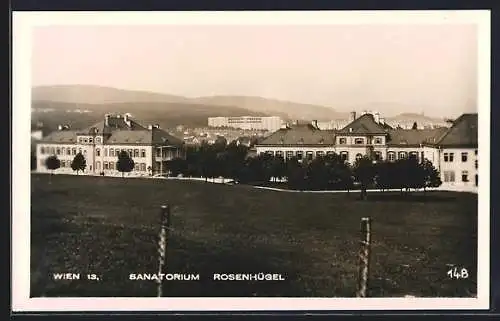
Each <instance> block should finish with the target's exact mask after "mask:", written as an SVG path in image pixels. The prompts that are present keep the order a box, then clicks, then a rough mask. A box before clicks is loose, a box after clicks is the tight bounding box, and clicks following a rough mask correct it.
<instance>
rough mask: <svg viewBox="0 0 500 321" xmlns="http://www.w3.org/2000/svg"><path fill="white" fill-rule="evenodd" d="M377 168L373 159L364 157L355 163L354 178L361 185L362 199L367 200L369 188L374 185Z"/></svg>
mask: <svg viewBox="0 0 500 321" xmlns="http://www.w3.org/2000/svg"><path fill="white" fill-rule="evenodd" d="M375 173H376V172H375V166H374V164H373V162H372V160H371V159H369V158H368V157H366V156H364V157H362V158H359V159H357V160H356V162H355V163H354V177H355V178H356V180H357V181H358V182H359V183H360V184H361V199H362V200H366V199H367V196H368V195H367V192H366V190H367V188H368V186H370V185H372V184H373V181H374V178H375Z"/></svg>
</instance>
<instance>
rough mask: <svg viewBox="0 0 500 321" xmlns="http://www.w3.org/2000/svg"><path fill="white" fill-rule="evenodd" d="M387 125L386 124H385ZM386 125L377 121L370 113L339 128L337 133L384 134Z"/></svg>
mask: <svg viewBox="0 0 500 321" xmlns="http://www.w3.org/2000/svg"><path fill="white" fill-rule="evenodd" d="M387 126H388V125H387ZM387 126H384V125H382V124H380V123H377V122H376V121H375V119H374V118H373V115H372V114H364V115H362V116H361V117H359V118H356V119H355V120H353V121H352V122H351V123H349V124H348V125H347V126H345V127H344V128H342V129H341V130H339V132H338V133H339V134H350V135H352V134H385V133H386V129H388V128H387Z"/></svg>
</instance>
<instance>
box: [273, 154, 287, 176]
mask: <svg viewBox="0 0 500 321" xmlns="http://www.w3.org/2000/svg"><path fill="white" fill-rule="evenodd" d="M285 175H286V167H285V159H284V158H283V157H281V156H275V157H274V158H273V159H272V160H271V177H272V178H273V179H274V180H276V179H280V180H281V179H282V178H283V177H284V176H285Z"/></svg>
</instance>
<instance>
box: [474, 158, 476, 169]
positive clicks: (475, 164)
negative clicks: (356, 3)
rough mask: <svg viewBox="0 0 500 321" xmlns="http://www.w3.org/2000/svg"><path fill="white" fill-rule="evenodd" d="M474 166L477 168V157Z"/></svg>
mask: <svg viewBox="0 0 500 321" xmlns="http://www.w3.org/2000/svg"><path fill="white" fill-rule="evenodd" d="M474 167H476V169H477V159H476V160H475V161H474Z"/></svg>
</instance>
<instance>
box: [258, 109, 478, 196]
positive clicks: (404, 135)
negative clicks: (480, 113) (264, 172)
mask: <svg viewBox="0 0 500 321" xmlns="http://www.w3.org/2000/svg"><path fill="white" fill-rule="evenodd" d="M351 116H352V118H351V119H352V121H351V122H350V123H349V124H347V126H345V127H344V128H342V129H340V130H331V129H329V130H322V129H320V128H319V126H318V125H319V124H318V122H314V121H313V122H312V123H310V124H294V125H289V126H286V127H285V128H281V129H279V130H278V131H276V132H274V133H273V134H271V135H270V136H268V137H267V138H265V139H263V140H262V141H260V142H259V143H258V144H256V145H255V154H257V155H258V154H263V153H267V154H271V155H275V156H281V157H283V158H284V159H285V160H287V159H289V158H291V157H297V158H299V160H303V159H309V160H311V159H313V158H315V157H317V156H323V155H327V154H330V153H336V154H338V155H340V156H341V157H342V158H343V159H344V160H345V161H346V162H348V163H350V164H353V163H354V162H355V161H356V159H359V158H361V157H363V156H369V157H371V158H373V159H374V160H375V161H377V160H388V161H395V160H396V159H402V158H410V157H413V158H416V159H418V160H420V161H423V160H424V159H428V160H430V161H431V162H432V163H433V164H434V166H435V167H436V168H437V169H438V170H439V171H440V175H441V180H442V181H443V185H444V186H461V187H467V188H470V189H472V190H477V185H478V172H477V167H478V166H477V165H478V163H477V147H478V141H477V114H464V115H462V116H461V117H459V118H458V119H457V120H455V122H454V123H453V126H452V127H451V128H446V127H441V128H435V129H394V128H392V127H391V126H389V125H387V124H386V123H385V121H384V120H383V118H380V117H379V115H377V114H375V115H373V114H370V113H366V114H363V115H361V116H360V117H359V118H356V116H355V113H351Z"/></svg>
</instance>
